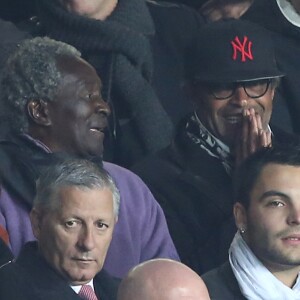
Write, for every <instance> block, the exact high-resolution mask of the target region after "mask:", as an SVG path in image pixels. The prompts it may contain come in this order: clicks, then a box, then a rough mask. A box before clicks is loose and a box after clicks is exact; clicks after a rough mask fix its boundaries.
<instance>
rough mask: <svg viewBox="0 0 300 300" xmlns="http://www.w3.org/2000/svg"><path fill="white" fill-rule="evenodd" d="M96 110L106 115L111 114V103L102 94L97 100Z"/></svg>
mask: <svg viewBox="0 0 300 300" xmlns="http://www.w3.org/2000/svg"><path fill="white" fill-rule="evenodd" d="M95 106H96V108H95V109H96V111H97V113H102V114H104V115H106V116H109V115H110V113H111V110H110V107H109V105H108V104H107V103H106V102H105V101H104V100H103V98H102V97H101V96H100V97H98V99H97V101H96V102H95Z"/></svg>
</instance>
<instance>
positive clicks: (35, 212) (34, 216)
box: [29, 207, 42, 240]
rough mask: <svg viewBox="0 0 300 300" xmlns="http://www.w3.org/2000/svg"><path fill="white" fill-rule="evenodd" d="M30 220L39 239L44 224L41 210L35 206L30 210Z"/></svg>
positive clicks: (34, 233)
mask: <svg viewBox="0 0 300 300" xmlns="http://www.w3.org/2000/svg"><path fill="white" fill-rule="evenodd" d="M29 216H30V221H31V227H32V231H33V235H34V236H35V238H36V239H37V240H39V237H40V233H41V226H42V224H41V223H42V212H41V210H39V209H37V208H35V207H33V208H32V210H31V212H30V215H29Z"/></svg>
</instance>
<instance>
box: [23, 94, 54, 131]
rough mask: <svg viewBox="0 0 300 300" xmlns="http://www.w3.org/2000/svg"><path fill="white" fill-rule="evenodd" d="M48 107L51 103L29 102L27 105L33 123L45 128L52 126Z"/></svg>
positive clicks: (42, 101) (40, 100)
mask: <svg viewBox="0 0 300 300" xmlns="http://www.w3.org/2000/svg"><path fill="white" fill-rule="evenodd" d="M48 105H49V103H48V102H46V101H44V100H42V99H37V100H29V101H28V103H27V111H28V115H29V116H30V119H31V121H32V122H34V123H36V124H39V125H44V126H49V125H51V119H50V116H49V107H48Z"/></svg>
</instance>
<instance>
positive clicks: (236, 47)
mask: <svg viewBox="0 0 300 300" xmlns="http://www.w3.org/2000/svg"><path fill="white" fill-rule="evenodd" d="M231 45H232V47H233V55H232V59H233V60H237V56H238V52H240V53H241V60H242V62H245V61H246V58H248V59H250V60H253V55H252V50H251V48H252V42H251V41H249V40H248V37H246V36H244V40H243V43H241V41H240V39H239V38H238V37H237V36H236V37H235V39H234V41H231ZM246 46H247V50H246Z"/></svg>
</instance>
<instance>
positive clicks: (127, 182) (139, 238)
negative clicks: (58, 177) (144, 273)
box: [104, 163, 179, 278]
mask: <svg viewBox="0 0 300 300" xmlns="http://www.w3.org/2000/svg"><path fill="white" fill-rule="evenodd" d="M104 168H105V169H106V170H107V171H108V172H109V173H110V174H111V176H112V177H113V179H114V180H115V182H116V185H117V186H118V188H119V190H120V194H121V204H120V214H119V220H118V223H117V225H116V227H115V231H114V235H113V239H112V242H111V245H110V248H109V252H108V255H107V258H106V261H105V265H104V268H105V269H106V270H107V271H109V272H110V273H111V274H112V275H114V276H117V277H120V278H122V277H123V276H124V275H125V274H126V273H127V272H128V271H129V269H131V268H132V267H133V266H135V265H137V264H139V263H140V262H143V261H146V260H149V259H152V258H170V259H175V260H179V257H178V254H177V251H176V249H175V246H174V244H173V241H172V239H171V237H170V234H169V230H168V227H167V223H166V219H165V216H164V213H163V211H162V209H161V207H160V205H159V204H158V203H157V201H156V200H155V199H154V197H153V195H152V194H151V192H150V190H149V189H148V187H147V186H146V185H145V183H144V182H143V181H142V180H141V179H140V178H139V177H138V176H137V175H135V174H134V173H132V172H131V171H129V170H126V169H124V168H122V167H119V166H117V165H114V164H111V163H104Z"/></svg>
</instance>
